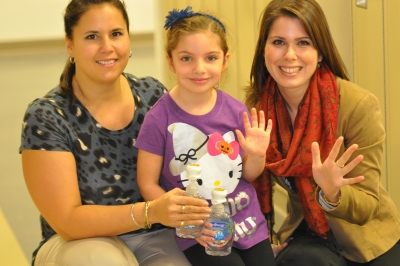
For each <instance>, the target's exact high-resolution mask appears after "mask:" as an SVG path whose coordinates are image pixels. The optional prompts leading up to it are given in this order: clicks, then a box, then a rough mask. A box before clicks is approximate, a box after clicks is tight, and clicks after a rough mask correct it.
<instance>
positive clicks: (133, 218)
mask: <svg viewBox="0 0 400 266" xmlns="http://www.w3.org/2000/svg"><path fill="white" fill-rule="evenodd" d="M134 206H135V203H133V204H132V206H131V218H132V221H133V222H134V223H135V224H136V226H137V227H139V228H140V229H146V227H141V226H140V225H139V224H138V223H137V222H136V220H135V217H133V207H134Z"/></svg>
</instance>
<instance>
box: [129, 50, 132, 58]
mask: <svg viewBox="0 0 400 266" xmlns="http://www.w3.org/2000/svg"><path fill="white" fill-rule="evenodd" d="M131 57H132V50H131V51H130V52H129V58H131Z"/></svg>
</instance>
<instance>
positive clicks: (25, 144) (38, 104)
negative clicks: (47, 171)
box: [19, 99, 71, 153]
mask: <svg viewBox="0 0 400 266" xmlns="http://www.w3.org/2000/svg"><path fill="white" fill-rule="evenodd" d="M64 119H65V114H64V112H63V111H62V110H61V109H59V108H57V107H56V106H53V105H52V104H51V103H50V102H49V100H47V99H36V100H35V101H33V102H32V103H30V104H29V106H28V108H27V110H26V112H25V115H24V118H23V122H22V132H21V146H20V148H19V152H20V153H21V152H22V150H49V151H71V148H70V147H71V146H70V143H69V139H68V138H67V137H66V135H65V133H64V130H63V127H62V124H63V122H62V121H64Z"/></svg>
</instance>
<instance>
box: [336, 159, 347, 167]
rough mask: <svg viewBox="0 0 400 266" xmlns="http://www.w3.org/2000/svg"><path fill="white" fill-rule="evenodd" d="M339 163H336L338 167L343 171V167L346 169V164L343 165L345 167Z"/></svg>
mask: <svg viewBox="0 0 400 266" xmlns="http://www.w3.org/2000/svg"><path fill="white" fill-rule="evenodd" d="M338 161H339V160H338ZM338 161H336V165H337V166H339V167H340V169H342V168H343V167H345V165H344V164H343V165H340V164H339V162H338Z"/></svg>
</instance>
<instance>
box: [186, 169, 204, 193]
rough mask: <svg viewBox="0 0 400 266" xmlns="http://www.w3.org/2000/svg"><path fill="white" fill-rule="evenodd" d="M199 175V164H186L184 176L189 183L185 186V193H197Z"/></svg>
mask: <svg viewBox="0 0 400 266" xmlns="http://www.w3.org/2000/svg"><path fill="white" fill-rule="evenodd" d="M200 175H201V166H200V165H199V164H196V163H192V164H189V165H188V166H186V176H187V178H188V179H189V180H190V183H189V185H188V186H187V187H186V193H188V194H189V195H195V194H198V193H199V188H198V187H197V182H196V181H197V179H198V178H200Z"/></svg>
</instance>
